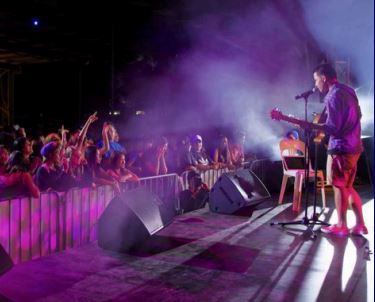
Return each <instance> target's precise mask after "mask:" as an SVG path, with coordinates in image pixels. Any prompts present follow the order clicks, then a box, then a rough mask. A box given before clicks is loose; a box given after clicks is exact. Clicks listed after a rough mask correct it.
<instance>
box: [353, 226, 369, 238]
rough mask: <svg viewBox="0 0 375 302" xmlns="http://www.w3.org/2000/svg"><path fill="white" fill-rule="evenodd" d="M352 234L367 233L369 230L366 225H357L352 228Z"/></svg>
mask: <svg viewBox="0 0 375 302" xmlns="http://www.w3.org/2000/svg"><path fill="white" fill-rule="evenodd" d="M350 234H352V235H358V236H361V235H366V234H368V230H367V228H366V226H365V225H356V226H354V227H352V228H351V229H350Z"/></svg>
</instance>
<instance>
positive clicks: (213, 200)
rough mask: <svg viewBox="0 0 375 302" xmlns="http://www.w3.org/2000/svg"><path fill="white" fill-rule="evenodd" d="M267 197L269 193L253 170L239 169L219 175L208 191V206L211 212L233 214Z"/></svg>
mask: <svg viewBox="0 0 375 302" xmlns="http://www.w3.org/2000/svg"><path fill="white" fill-rule="evenodd" d="M269 197H270V193H269V192H268V190H267V189H266V187H265V186H264V184H263V183H262V182H261V181H260V179H259V178H258V177H257V176H256V175H255V174H254V173H253V172H251V171H250V170H248V169H240V170H237V171H235V172H229V173H225V174H223V175H221V176H220V177H219V179H218V180H217V182H216V183H215V184H214V186H213V187H212V189H211V191H210V194H209V206H210V210H211V211H212V212H216V213H222V214H233V213H234V212H236V211H238V210H239V209H241V208H244V207H247V206H252V205H255V204H258V203H259V202H260V201H263V200H265V199H267V198H269Z"/></svg>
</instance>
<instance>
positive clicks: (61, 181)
mask: <svg viewBox="0 0 375 302" xmlns="http://www.w3.org/2000/svg"><path fill="white" fill-rule="evenodd" d="M60 149H61V146H60V144H59V143H57V142H55V141H51V142H49V143H48V144H46V145H44V146H43V148H42V150H41V154H42V155H43V158H44V162H43V164H42V165H41V166H40V167H39V168H38V170H37V172H36V177H35V179H36V183H37V185H38V187H39V189H40V190H41V191H46V190H56V191H65V190H68V189H69V188H71V187H74V186H75V185H76V184H75V181H74V179H73V178H72V177H71V176H70V175H68V174H67V173H66V172H65V171H64V169H63V167H62V164H61V152H60Z"/></svg>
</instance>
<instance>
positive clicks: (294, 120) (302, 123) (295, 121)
mask: <svg viewBox="0 0 375 302" xmlns="http://www.w3.org/2000/svg"><path fill="white" fill-rule="evenodd" d="M280 119H281V120H283V121H285V122H288V123H291V124H295V125H298V126H300V127H302V128H306V127H307V126H310V127H312V126H313V125H314V124H313V123H309V122H305V121H302V120H299V119H297V118H294V117H290V116H286V115H281V116H280Z"/></svg>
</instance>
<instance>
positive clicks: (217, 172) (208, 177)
mask: <svg viewBox="0 0 375 302" xmlns="http://www.w3.org/2000/svg"><path fill="white" fill-rule="evenodd" d="M228 171H229V170H228V169H227V168H223V169H212V170H207V171H204V172H201V173H200V174H201V177H202V181H203V182H204V183H205V184H206V185H207V186H208V188H209V189H211V188H212V187H213V185H214V184H215V182H216V181H217V180H218V178H219V177H220V176H221V175H222V174H224V173H226V172H228ZM188 174H189V171H185V172H183V173H182V174H181V181H182V188H183V190H186V189H187V188H188V186H189V185H188Z"/></svg>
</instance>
